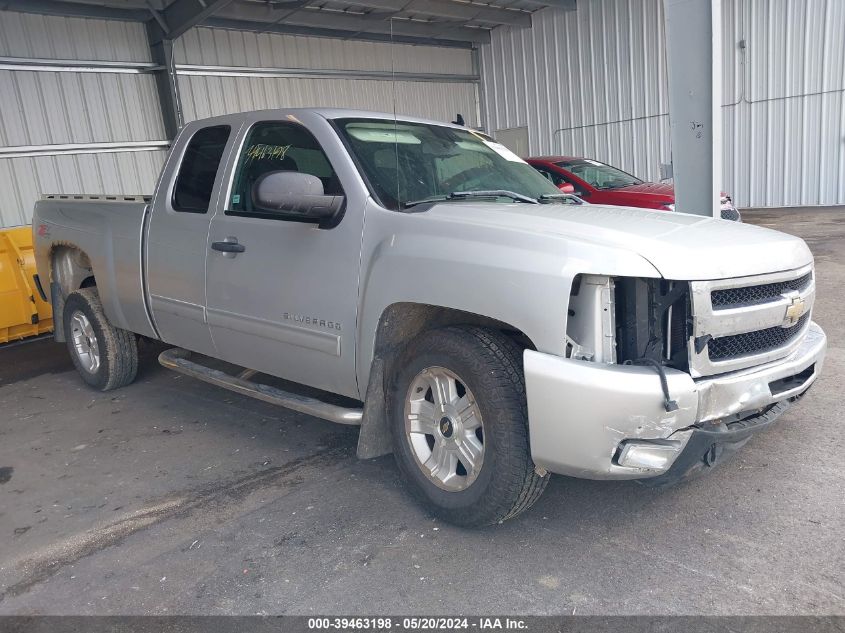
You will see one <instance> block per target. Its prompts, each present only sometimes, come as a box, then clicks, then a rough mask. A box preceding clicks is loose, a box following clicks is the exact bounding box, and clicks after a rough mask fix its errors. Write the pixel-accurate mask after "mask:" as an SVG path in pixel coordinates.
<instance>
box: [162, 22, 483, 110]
mask: <svg viewBox="0 0 845 633" xmlns="http://www.w3.org/2000/svg"><path fill="white" fill-rule="evenodd" d="M174 51H175V56H176V63H177V64H191V65H211V66H229V67H243V66H247V67H251V68H287V69H291V68H296V69H320V70H342V71H350V74H352V73H353V72H354V71H381V72H390V71H395V72H401V73H425V74H429V73H435V74H444V75H450V74H451V75H470V74H472V72H473V68H472V57H471V53H470V51H469V50H465V49H454V48H437V47H431V46H411V45H405V44H390V43H382V42H355V41H348V40H335V39H327V38H316V37H299V36H293V35H280V34H270V33H263V34H257V33H249V32H242V31H229V30H224V29H209V28H198V29H193V30H192V31H190V32H189V33H187V34H186V35H185V36H184V37H182V38H181V39H180V40H179V41H178V42H176V45H175V47H174ZM179 89H180V92H181V94H182V108H183V114H184V117H185V120H186V121H191V120H194V119H198V118H203V117H207V116H213V115H217V114H227V113H232V112H241V111H244V110H256V109H265V108H286V107H309V106H314V107H341V108H358V109H363V110H377V111H381V112H392V111H393V105H394V94H395V97H396V111H397V113H399V114H407V115H413V116H420V117H426V118H431V119H436V120H441V121H452V120H454V118H455V115H456V114H457V113H459V112H460V113H461V114H463V115H464V118H465V120H466V121H467V123H469V124H471V125H475V124H477V121H478V114H477V112H478V102H477V99H478V95H477V87H476V85H475V84H474V83H471V82H465V83H451V82H450V83H446V82H443V83H437V82H417V81H396V82H395V85H394V83H393V82H392V81H390V80H389V79H388V78H385V79H359V78H350V79H340V78H291V77H257V76H248V77H233V76H224V77H221V76H209V75H187V74H181V75H180V77H179Z"/></svg>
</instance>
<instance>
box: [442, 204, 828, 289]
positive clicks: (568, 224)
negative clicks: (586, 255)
mask: <svg viewBox="0 0 845 633" xmlns="http://www.w3.org/2000/svg"><path fill="white" fill-rule="evenodd" d="M425 213H427V214H431V215H432V216H433V217H434V218H437V219H439V220H442V221H448V222H459V223H461V224H474V225H477V226H479V227H482V226H484V227H499V228H502V229H506V230H510V231H517V232H521V233H534V234H541V235H553V236H559V237H561V238H564V239H567V240H575V241H579V242H584V243H592V244H598V245H602V246H609V247H613V248H619V249H624V250H627V251H630V252H633V253H637V254H638V255H640V256H641V257H643V258H644V259H646V260H647V261H648V262H649V263H651V264H652V265H653V266H654V267H655V268H656V269H657V270H658V271H659V272H660V274H661V275H663V277H664V278H666V279H677V280H686V281H695V280H702V279H724V278H729V277H744V276H747V275H758V274H764V273H771V272H777V271H781V270H791V269H794V268H798V267H800V266H804V265H806V264H808V263H810V262H812V261H813V256H812V254H811V253H810V249H809V248H808V247H807V245H806V244H805V243H804V240H802V239H799V238H797V237H794V236H792V235H787V234H786V233H781V232H779V231H773V230H771V229H766V228H763V227H759V226H754V225H751V224H741V223H738V222H730V221H726V220H720V219H715V218H706V217H702V216H697V215H690V214H686V213H665V212H661V211H652V210H648V209H639V208H633V207H615V206H605V205H583V206H569V205H562V204H543V205H530V204H498V203H486V204H484V203H474V202H448V203H441V204H436V205H434V206H433V207H431V208H430V209H429V210H428V211H427V212H425ZM585 272H589V271H585Z"/></svg>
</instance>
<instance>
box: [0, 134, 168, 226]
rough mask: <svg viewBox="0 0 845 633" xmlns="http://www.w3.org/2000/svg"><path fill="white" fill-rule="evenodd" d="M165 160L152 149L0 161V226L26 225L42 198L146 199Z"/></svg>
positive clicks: (163, 155)
mask: <svg viewBox="0 0 845 633" xmlns="http://www.w3.org/2000/svg"><path fill="white" fill-rule="evenodd" d="M165 155H166V153H165V152H164V151H162V150H157V151H143V152H115V153H103V154H70V155H58V156H38V157H29V158H0V192H2V200H0V210H2V218H1V219H2V224H0V227H3V226H17V225H20V224H28V223H29V222H30V221H31V217H32V207H33V205H34V204H35V201H36V200H38V198H39V196H40V195H41V194H42V193H51V192H52V193H108V192H111V193H125V194H149V193H151V192H152V191H153V188H154V187H155V182H156V179H157V178H158V174H159V170H160V169H161V166H162V165H163V164H164V159H165Z"/></svg>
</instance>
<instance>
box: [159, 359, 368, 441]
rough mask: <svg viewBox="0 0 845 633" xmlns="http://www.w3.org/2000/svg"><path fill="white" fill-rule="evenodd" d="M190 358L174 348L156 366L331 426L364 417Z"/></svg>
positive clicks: (353, 422)
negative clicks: (320, 420)
mask: <svg viewBox="0 0 845 633" xmlns="http://www.w3.org/2000/svg"><path fill="white" fill-rule="evenodd" d="M190 357H191V352H189V351H188V350H186V349H179V348H174V349H169V350H166V351H164V352H162V353H161V354H159V357H158V362H159V363H161V364H162V365H163V366H164V367H167V368H168V369H172V370H173V371H178V372H179V373H180V374H185V375H186V376H190V377H191V378H198V379H199V380H202V381H204V382H207V383H210V384H212V385H216V386H218V387H223V388H224V389H229V390H230V391H234V392H236V393H239V394H241V395H244V396H249V397H251V398H256V399H258V400H263V401H264V402H269V403H270V404H277V405H279V406H282V407H285V408H286V409H291V410H293V411H299V412H300V413H306V414H308V415H313V416H314V417H317V418H322V419H323V420H329V421H330V422H337V423H338V424H349V425H352V426H358V425H360V424H361V419H362V417H363V416H364V410H363V409H347V408H345V407H340V406H337V405H335V404H329V403H327V402H322V401H321V400H317V399H316V398H309V397H308V396H300V395H298V394H295V393H290V392H287V391H282V390H281V389H276V388H275V387H271V386H269V385H262V384H260V383H257V382H252V381H250V380H248V378H250V377H251V376H252V375H254V374H255V373H256V372H255V371H253V370H251V369H245V370H244V371H242V372H241V373H240V374H239V375H237V376H232V375H230V374H227V373H226V372H223V371H220V370H218V369H212V368H210V367H206V366H205V365H201V364H200V363H197V362H195V361H192V360H190Z"/></svg>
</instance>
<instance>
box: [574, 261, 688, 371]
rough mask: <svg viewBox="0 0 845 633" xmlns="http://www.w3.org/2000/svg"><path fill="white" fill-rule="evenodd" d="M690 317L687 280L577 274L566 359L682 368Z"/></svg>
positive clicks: (685, 359) (686, 364)
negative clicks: (636, 362) (648, 360)
mask: <svg viewBox="0 0 845 633" xmlns="http://www.w3.org/2000/svg"><path fill="white" fill-rule="evenodd" d="M689 315H690V304H689V284H688V283H687V282H684V281H668V280H665V279H651V278H638V277H607V276H604V275H576V277H575V279H574V280H573V283H572V291H571V293H570V298H569V318H568V320H567V324H566V357H567V358H572V359H574V360H587V361H592V362H597V363H608V364H616V363H624V362H626V361H629V362H634V361H641V360H642V359H650V360H653V361H655V362H657V363H660V364H661V365H665V366H667V367H674V368H676V369H681V370H685V369H686V368H687V367H688V365H689V360H688V356H687V349H688V346H687V344H688V342H689V336H690V325H689Z"/></svg>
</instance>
